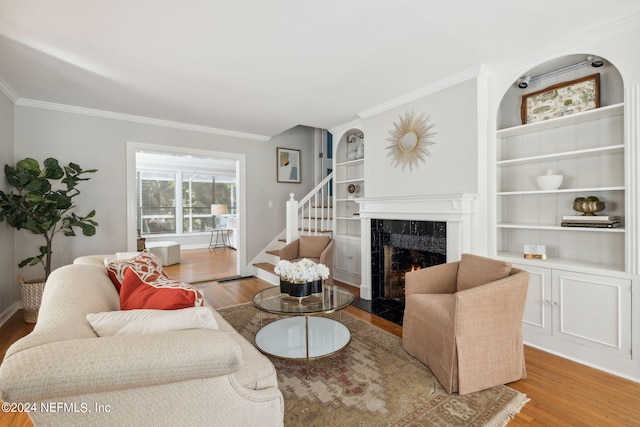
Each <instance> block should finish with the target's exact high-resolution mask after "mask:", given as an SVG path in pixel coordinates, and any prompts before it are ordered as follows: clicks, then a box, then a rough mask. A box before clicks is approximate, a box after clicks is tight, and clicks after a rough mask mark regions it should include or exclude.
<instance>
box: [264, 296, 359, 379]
mask: <svg viewBox="0 0 640 427" xmlns="http://www.w3.org/2000/svg"><path fill="white" fill-rule="evenodd" d="M252 301H253V305H254V306H256V307H257V308H258V309H259V310H260V330H258V332H257V333H256V336H255V343H256V346H257V347H258V349H260V351H262V352H263V353H265V354H268V355H270V356H273V357H278V358H281V359H289V360H306V363H307V378H309V360H312V359H318V358H321V357H326V356H331V355H333V354H335V353H337V352H339V351H340V350H342V349H344V348H345V347H346V346H347V345H349V343H350V342H351V332H350V331H349V328H347V327H346V326H344V325H343V324H342V323H341V322H339V321H336V320H333V319H329V318H326V317H318V315H321V314H329V313H332V312H334V311H338V310H342V309H343V308H345V307H347V306H348V305H349V304H351V303H352V302H353V294H352V293H351V292H349V291H348V290H346V289H344V288H341V287H339V286H335V285H326V284H325V285H323V287H322V293H319V294H313V295H309V296H308V297H304V298H297V297H290V296H289V295H287V294H282V293H280V287H279V286H274V287H273V288H267V289H264V290H262V291H260V292H258V293H257V294H255V295H254V296H253V300H252ZM263 312H266V313H272V314H278V315H283V316H289V317H285V318H284V319H280V320H275V321H273V322H271V323H268V324H266V325H264V326H263V325H262V313H263ZM340 316H341V317H342V314H340Z"/></svg>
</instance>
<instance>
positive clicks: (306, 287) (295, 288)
mask: <svg viewBox="0 0 640 427" xmlns="http://www.w3.org/2000/svg"><path fill="white" fill-rule="evenodd" d="M289 295H290V296H292V297H306V296H309V295H311V282H305V283H291V282H289Z"/></svg>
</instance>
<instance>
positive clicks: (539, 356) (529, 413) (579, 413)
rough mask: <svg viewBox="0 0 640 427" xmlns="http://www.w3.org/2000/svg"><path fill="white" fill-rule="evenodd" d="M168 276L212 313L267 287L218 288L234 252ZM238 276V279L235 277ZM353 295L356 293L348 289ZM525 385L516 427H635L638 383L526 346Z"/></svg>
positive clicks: (187, 259)
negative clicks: (197, 293) (191, 288)
mask: <svg viewBox="0 0 640 427" xmlns="http://www.w3.org/2000/svg"><path fill="white" fill-rule="evenodd" d="M165 270H166V271H167V273H168V274H169V275H170V276H171V277H172V278H176V279H179V280H182V281H185V282H198V283H197V284H198V286H201V287H206V292H207V295H209V296H211V297H210V299H211V303H212V304H213V306H214V307H216V308H222V307H227V306H230V305H235V304H241V303H244V302H249V301H250V300H251V297H252V296H253V294H254V293H255V292H257V291H258V290H261V289H264V288H266V287H269V286H271V285H270V284H269V283H267V282H265V281H263V280H260V279H257V278H243V279H242V280H237V281H229V282H226V281H225V282H223V283H218V282H217V281H215V279H216V278H218V279H220V278H229V277H233V276H235V251H233V250H224V251H222V250H218V251H209V250H206V249H203V250H199V249H198V250H185V251H182V259H181V262H180V264H177V265H174V266H168V267H166V268H165ZM236 277H237V276H236ZM351 289H352V290H353V291H354V292H355V293H356V294H358V289H357V288H351ZM345 312H347V313H349V314H350V315H352V316H355V317H357V318H358V319H360V320H362V321H364V322H367V323H370V324H372V325H374V326H376V327H379V328H381V329H384V330H386V331H388V332H391V333H393V334H395V335H397V336H402V327H400V326H398V325H396V324H394V323H391V322H388V321H386V320H384V319H382V318H379V317H377V316H374V315H372V314H370V313H367V312H364V311H362V310H360V309H358V308H356V307H347V309H345ZM32 329H33V325H30V324H25V323H24V322H23V321H22V313H21V312H19V313H16V315H15V316H13V317H12V318H11V319H10V320H9V321H7V322H6V323H5V324H4V325H2V327H0V357H4V354H5V352H6V350H7V348H8V347H9V346H10V345H11V343H13V342H14V341H16V340H17V339H19V338H20V337H22V336H24V335H26V334H28V333H29V332H30V331H31V330H32ZM525 357H526V361H527V374H528V377H527V379H526V380H522V381H517V382H515V383H511V384H508V385H509V386H510V387H512V388H514V389H516V390H519V391H521V392H523V393H525V394H526V395H527V396H528V397H529V398H530V399H531V401H530V402H529V403H527V404H526V405H525V407H524V408H523V409H522V410H521V411H520V413H519V414H517V415H516V417H515V418H514V419H513V420H512V421H511V422H510V423H509V427H519V426H554V427H556V426H639V425H640V384H638V383H635V382H632V381H628V380H625V379H622V378H619V377H616V376H613V375H610V374H607V373H604V372H601V371H598V370H595V369H592V368H589V367H586V366H583V365H580V364H577V363H574V362H571V361H568V360H566V359H563V358H560V357H557V356H554V355H552V354H549V353H546V352H544V351H540V350H537V349H534V348H531V347H525ZM0 426H11V427H23V426H24V427H27V426H32V424H31V422H30V420H29V419H28V417H27V416H26V415H25V414H9V413H0Z"/></svg>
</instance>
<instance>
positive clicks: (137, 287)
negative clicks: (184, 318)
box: [120, 268, 202, 310]
mask: <svg viewBox="0 0 640 427" xmlns="http://www.w3.org/2000/svg"><path fill="white" fill-rule="evenodd" d="M201 305H202V293H201V292H200V290H199V289H198V288H195V287H193V286H190V285H188V284H187V283H182V282H178V281H176V280H171V279H169V278H167V277H165V276H164V275H161V274H159V275H151V276H147V277H145V278H144V279H143V278H142V277H141V276H140V275H139V273H138V272H136V271H135V270H133V269H131V268H128V269H127V271H126V272H125V274H124V280H123V281H122V288H121V289H120V309H121V310H136V309H143V308H146V309H154V310H178V309H181V308H189V307H199V306H201Z"/></svg>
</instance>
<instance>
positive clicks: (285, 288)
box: [280, 278, 289, 294]
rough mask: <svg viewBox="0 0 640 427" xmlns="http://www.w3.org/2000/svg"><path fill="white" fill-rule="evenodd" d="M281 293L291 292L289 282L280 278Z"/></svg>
mask: <svg viewBox="0 0 640 427" xmlns="http://www.w3.org/2000/svg"><path fill="white" fill-rule="evenodd" d="M280 293H282V294H288V293H289V282H288V281H287V280H284V279H282V278H281V279H280Z"/></svg>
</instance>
